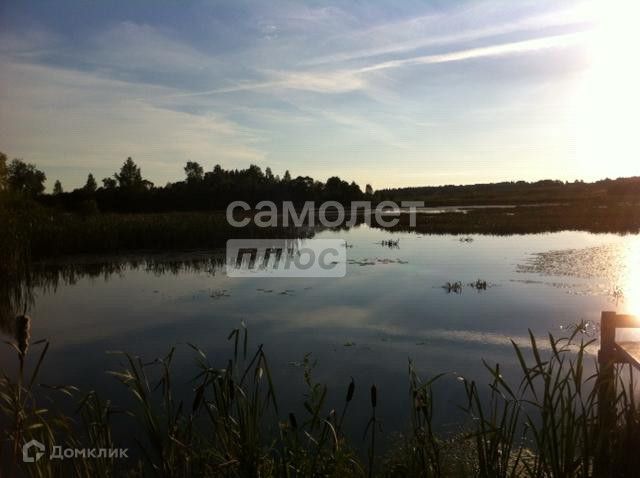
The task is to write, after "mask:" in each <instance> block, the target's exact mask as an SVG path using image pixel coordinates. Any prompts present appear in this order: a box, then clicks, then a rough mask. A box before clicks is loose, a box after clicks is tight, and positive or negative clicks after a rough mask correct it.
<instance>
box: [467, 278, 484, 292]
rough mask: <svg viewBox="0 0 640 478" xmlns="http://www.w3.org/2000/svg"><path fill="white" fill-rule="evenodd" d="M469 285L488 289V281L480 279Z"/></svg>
mask: <svg viewBox="0 0 640 478" xmlns="http://www.w3.org/2000/svg"><path fill="white" fill-rule="evenodd" d="M469 287H471V288H473V289H475V290H487V281H486V280H482V279H478V280H477V281H475V282H472V283H470V284H469Z"/></svg>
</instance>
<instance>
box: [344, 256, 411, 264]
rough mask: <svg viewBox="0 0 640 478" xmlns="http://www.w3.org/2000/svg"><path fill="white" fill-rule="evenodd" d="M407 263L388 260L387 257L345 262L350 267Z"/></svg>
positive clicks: (406, 262)
mask: <svg viewBox="0 0 640 478" xmlns="http://www.w3.org/2000/svg"><path fill="white" fill-rule="evenodd" d="M408 263H409V261H404V260H402V259H390V258H387V257H383V258H379V257H376V258H375V259H369V258H364V259H348V260H347V264H352V265H356V266H375V265H378V264H380V265H386V264H408Z"/></svg>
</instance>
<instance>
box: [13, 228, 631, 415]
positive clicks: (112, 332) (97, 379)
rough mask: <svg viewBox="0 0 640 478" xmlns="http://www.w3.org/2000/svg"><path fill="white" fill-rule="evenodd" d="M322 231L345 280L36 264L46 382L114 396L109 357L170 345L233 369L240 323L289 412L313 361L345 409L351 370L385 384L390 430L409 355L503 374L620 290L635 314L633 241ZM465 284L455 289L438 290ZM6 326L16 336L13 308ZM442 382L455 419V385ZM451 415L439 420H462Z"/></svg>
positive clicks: (139, 264) (213, 260)
mask: <svg viewBox="0 0 640 478" xmlns="http://www.w3.org/2000/svg"><path fill="white" fill-rule="evenodd" d="M316 237H318V238H327V239H329V238H330V239H342V240H345V241H346V244H347V262H348V263H347V276H346V277H344V278H333V279H324V278H302V279H300V278H270V279H265V278H254V277H243V278H233V277H228V276H227V275H226V274H225V271H224V267H223V266H224V255H223V251H199V252H191V253H188V254H161V255H158V254H156V255H151V254H147V255H142V256H140V255H135V256H120V257H118V258H114V257H83V258H74V259H72V260H69V261H66V262H62V263H55V264H54V263H47V264H40V265H39V266H38V268H37V269H36V270H34V271H33V272H32V274H31V277H30V280H29V287H24V286H23V289H21V290H22V292H20V294H18V296H19V297H22V298H24V297H26V296H28V299H29V301H27V302H26V303H27V305H28V307H27V309H28V312H29V314H30V315H31V317H32V322H31V330H30V333H31V335H32V336H33V337H34V339H36V340H37V339H41V338H47V339H49V340H50V341H51V343H52V347H51V351H50V353H49V356H48V361H47V366H46V367H45V368H44V369H43V373H44V374H45V377H46V380H45V381H47V382H49V383H65V384H69V383H71V384H75V385H79V386H81V387H83V388H101V387H102V388H106V389H107V392H108V393H109V394H112V393H114V390H113V389H112V387H110V384H111V382H110V379H108V378H106V377H105V376H104V375H103V373H102V372H103V371H104V370H107V369H109V368H113V367H110V363H109V360H111V358H110V356H106V355H105V351H107V350H126V351H129V352H133V353H136V354H139V355H141V356H142V357H144V358H145V359H152V358H155V357H158V356H161V355H163V354H164V353H165V352H166V351H167V349H168V348H169V347H170V346H172V345H174V344H180V343H182V344H185V343H195V344H197V345H198V346H199V347H200V348H202V349H203V350H204V351H205V352H206V353H207V355H208V356H210V357H212V358H213V360H216V361H217V362H221V363H224V360H225V359H226V358H227V355H226V354H227V352H228V350H229V349H228V344H227V343H226V340H225V338H226V337H227V335H228V332H229V331H230V330H231V329H233V328H234V327H237V326H238V324H239V323H241V322H243V321H244V322H245V323H247V325H248V328H249V331H250V336H251V337H252V340H253V343H254V344H255V343H264V345H265V351H266V353H267V354H268V357H269V359H270V363H271V365H272V368H273V375H274V380H275V381H276V382H277V384H278V389H279V390H281V397H279V398H281V399H282V400H283V407H284V409H285V410H286V408H287V403H289V404H290V405H291V406H292V407H293V406H294V404H295V403H299V398H300V396H301V394H302V393H304V383H303V381H302V374H301V372H300V370H298V369H296V367H293V366H291V365H290V364H292V363H297V362H299V361H300V360H301V359H302V358H303V357H304V356H305V354H307V353H311V354H312V355H313V357H314V359H315V360H317V362H318V364H319V365H318V367H317V369H316V370H315V371H314V373H315V374H316V377H315V378H316V380H317V381H321V382H324V383H327V384H328V385H329V387H330V390H331V391H335V393H336V394H338V395H340V397H339V398H340V399H341V398H342V397H341V394H342V393H343V391H344V386H346V384H348V383H349V382H350V378H351V376H353V377H355V378H356V381H357V383H358V386H360V384H362V386H363V389H364V387H365V385H366V384H371V383H376V384H377V385H378V389H379V392H380V400H381V419H383V420H386V423H388V424H389V427H390V428H393V427H394V425H397V426H398V427H400V426H401V424H402V423H403V422H402V420H403V416H401V415H399V414H400V413H404V412H401V411H402V410H406V406H405V400H406V396H405V395H404V394H399V393H396V391H397V390H405V389H406V385H407V382H406V380H407V376H406V367H407V359H408V358H409V357H410V358H412V359H413V361H414V362H415V364H416V365H417V366H418V368H419V371H420V373H422V374H423V375H426V376H427V375H433V374H436V373H440V372H451V377H454V374H453V373H454V372H455V373H456V374H462V375H465V376H468V377H470V378H479V377H480V378H481V379H482V377H484V368H483V365H482V362H481V360H480V359H481V358H484V359H486V360H487V361H488V362H489V363H495V362H499V363H501V364H503V370H504V374H505V375H506V376H508V375H509V374H510V373H514V372H515V369H516V368H517V367H516V364H515V361H514V356H513V353H512V349H511V348H512V345H511V340H514V341H515V342H516V343H517V344H518V345H520V346H522V347H523V348H525V349H526V347H527V346H528V333H527V329H531V330H532V331H533V333H534V334H535V335H536V336H538V337H542V338H543V339H544V337H545V336H546V334H547V332H552V333H554V334H555V335H561V334H563V333H564V331H563V329H562V328H561V326H565V325H569V324H573V323H577V322H579V321H580V320H583V319H584V320H587V321H591V322H593V323H597V322H598V320H599V316H600V312H601V310H604V309H612V308H616V303H615V300H614V298H613V297H612V295H611V291H612V290H613V289H614V287H615V286H619V287H621V288H622V289H624V298H622V299H621V300H620V303H619V305H618V306H617V307H618V310H620V311H622V310H623V309H629V310H633V309H634V308H635V307H636V302H634V299H635V298H637V297H638V294H637V290H638V289H637V287H638V284H639V281H638V280H636V279H637V277H638V276H637V274H638V270H639V267H638V262H637V261H638V251H639V246H640V240H639V239H640V238H638V236H618V235H613V234H604V235H594V234H588V233H581V232H563V233H555V234H544V235H526V236H486V235H472V236H469V235H465V236H464V237H465V241H461V240H460V236H452V235H438V236H429V235H424V234H417V233H406V232H402V233H399V232H395V233H391V232H389V231H382V230H379V229H374V228H369V227H365V226H362V227H356V228H352V229H350V230H348V231H347V230H325V231H321V232H319V233H318V234H317V236H316ZM385 241H387V242H386V243H385ZM388 241H392V242H391V244H392V245H393V244H396V245H397V246H398V247H395V245H393V246H392V247H389V242H388ZM559 251H560V252H559ZM634 274H635V275H634ZM458 282H459V283H460V284H461V286H462V290H461V293H448V291H447V290H446V289H445V288H443V285H444V284H447V283H449V284H455V283H458ZM472 285H474V286H472ZM485 285H486V287H485ZM3 287H5V285H3ZM25 291H28V294H27V295H26V296H25ZM14 292H15V291H14ZM3 294H4V295H3V297H9V296H11V297H16V295H15V293H10V294H6V293H3ZM16 306H18V307H17V308H16ZM20 306H21V307H22V310H23V308H24V303H22V304H21V303H19V301H16V300H15V299H14V300H13V302H12V305H11V307H14V312H15V311H17V312H18V313H22V310H20ZM5 309H6V307H5ZM2 324H3V331H4V332H5V333H6V334H7V335H8V336H10V337H15V336H16V335H15V334H16V323H15V314H14V315H12V316H11V315H6V316H5V319H3V321H2ZM543 342H544V341H543ZM543 342H541V344H540V345H541V346H542V345H543ZM596 347H597V345H596V346H594V350H593V351H595V348H596ZM3 356H4V355H3V352H0V360H2V358H3ZM78 357H82V360H78ZM192 365H193V361H192V360H191V359H190V358H186V359H185V361H184V363H182V364H180V363H179V364H177V367H178V369H177V370H176V372H177V373H178V375H177V376H179V377H183V378H184V380H183V381H182V382H180V383H181V384H182V385H180V386H184V387H186V388H188V387H189V386H190V384H189V382H188V379H189V378H190V377H191V373H192V371H193V369H192ZM176 386H179V385H176ZM439 387H441V389H440V390H439V392H440V393H441V396H443V397H444V398H445V399H447V400H449V399H450V400H451V407H450V409H451V410H453V409H455V407H456V405H457V404H459V400H458V399H459V395H458V391H459V390H458V387H459V384H458V383H457V382H456V380H455V378H452V380H451V381H447V380H444V381H443V382H442V384H441V385H439ZM358 390H360V389H358ZM358 397H360V396H358ZM358 397H356V399H355V400H358V399H359V398H358ZM456 397H457V398H456ZM362 400H363V401H364V402H363V404H362V405H363V406H362V407H361V408H362V409H363V410H367V404H366V397H362ZM451 413H452V414H451V415H450V414H444V415H443V417H445V418H446V420H451V421H452V422H454V421H455V420H454V418H453V416H454V415H453V414H454V412H453V411H452V412H451ZM366 419H367V417H364V416H363V420H364V422H365V423H366ZM356 428H357V427H356Z"/></svg>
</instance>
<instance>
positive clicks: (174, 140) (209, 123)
mask: <svg viewBox="0 0 640 478" xmlns="http://www.w3.org/2000/svg"><path fill="white" fill-rule="evenodd" d="M0 64H1V65H2V67H1V68H0V86H1V91H2V96H1V97H0V143H1V144H2V147H3V149H4V150H5V151H6V152H7V153H9V154H11V155H16V156H17V155H21V156H24V157H25V158H28V159H29V160H31V161H35V162H36V163H38V164H39V165H41V166H42V167H43V168H44V169H45V170H47V169H48V168H70V167H75V168H77V169H78V171H79V172H78V174H77V175H76V176H75V180H76V181H81V180H82V178H83V177H86V174H87V172H88V171H89V170H94V172H95V173H97V174H104V173H106V172H109V174H110V173H111V172H113V171H114V170H115V168H116V167H118V166H119V164H120V162H121V161H122V159H123V158H126V157H127V156H134V157H135V158H136V160H137V161H139V162H140V164H141V166H142V167H143V170H145V166H148V171H151V173H150V174H149V173H147V176H149V178H150V179H151V180H152V181H154V182H159V183H162V182H165V181H167V180H170V179H171V180H175V178H176V177H179V176H180V175H181V168H182V166H183V164H184V162H185V161H186V160H187V159H192V160H196V161H201V162H203V165H204V166H207V167H209V166H211V164H210V163H212V162H214V161H216V162H226V163H227V164H238V163H239V164H242V165H244V164H246V163H248V162H251V161H259V160H261V159H262V158H263V157H264V155H263V153H262V152H261V151H259V150H258V149H256V148H255V143H256V142H258V141H259V139H260V138H259V137H257V136H256V135H255V132H253V131H249V130H247V129H245V128H242V127H240V126H239V125H237V124H235V123H234V122H231V121H229V120H227V119H225V118H224V117H222V116H219V115H216V114H215V113H213V112H209V113H206V114H201V115H196V114H190V113H186V112H184V111H179V110H178V109H175V106H178V105H171V104H170V103H167V102H165V103H160V102H156V101H153V98H158V97H160V98H163V97H166V96H168V95H169V94H171V93H175V91H174V90H172V89H169V88H165V87H159V86H153V85H144V84H134V83H128V82H123V81H118V80H113V79H106V78H101V77H99V76H97V75H94V74H89V73H84V72H78V71H73V70H66V69H62V68H54V67H47V66H41V65H32V64H21V63H13V62H8V61H6V60H5V61H1V59H0ZM172 106H173V108H172ZM80 171H81V172H80ZM52 177H53V176H52Z"/></svg>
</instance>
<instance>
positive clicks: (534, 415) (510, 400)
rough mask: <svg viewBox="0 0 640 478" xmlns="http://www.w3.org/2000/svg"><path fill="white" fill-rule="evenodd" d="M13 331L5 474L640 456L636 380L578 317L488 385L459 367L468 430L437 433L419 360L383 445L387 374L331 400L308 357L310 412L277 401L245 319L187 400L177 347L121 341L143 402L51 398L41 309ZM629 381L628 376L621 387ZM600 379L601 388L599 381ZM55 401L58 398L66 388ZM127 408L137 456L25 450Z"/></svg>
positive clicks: (611, 460)
mask: <svg viewBox="0 0 640 478" xmlns="http://www.w3.org/2000/svg"><path fill="white" fill-rule="evenodd" d="M16 328H17V332H16V340H15V341H14V343H12V344H11V345H12V346H13V347H14V348H15V352H16V355H17V357H18V371H17V378H16V379H13V378H11V377H10V376H9V375H8V374H7V373H4V374H3V376H2V378H1V379H0V412H1V414H0V423H1V424H2V428H1V430H2V431H1V435H0V438H1V439H2V447H1V448H0V451H1V453H2V454H1V455H0V460H1V461H0V463H2V467H3V469H4V470H5V471H6V473H5V474H6V476H21V475H25V476H37V477H53V476H98V477H116V476H162V477H187V476H215V477H219V476H220V477H258V476H259V477H276V476H278V477H280V476H282V477H311V476H333V477H345V476H354V477H371V476H385V477H406V476H415V477H440V476H445V477H446V476H481V477H515V476H527V477H591V476H636V472H637V470H638V469H639V468H638V467H640V459H639V457H638V456H637V455H638V454H637V453H636V452H635V451H636V450H637V449H638V445H640V423H639V418H640V415H639V413H638V408H637V406H636V404H635V401H634V391H633V381H632V380H631V381H629V379H632V377H631V376H629V375H626V374H625V373H623V371H622V370H617V371H615V373H614V375H613V380H615V383H613V382H603V380H604V379H603V376H602V375H601V374H599V373H598V372H596V373H595V374H594V375H591V376H585V360H587V354H586V348H587V347H588V346H589V345H590V344H591V342H592V341H591V340H585V339H584V338H583V337H582V336H581V335H579V334H580V332H579V330H580V328H579V327H578V328H576V332H574V333H573V334H572V335H571V336H569V337H566V338H560V339H556V338H554V337H552V336H551V335H550V336H549V338H548V340H549V345H550V349H551V352H544V351H542V350H540V349H539V348H538V344H537V342H536V340H535V338H534V337H533V335H531V353H530V354H529V353H526V354H525V351H524V350H523V349H521V348H519V347H518V346H516V345H515V344H514V345H513V346H514V355H515V359H516V360H517V362H518V363H519V364H520V371H521V380H520V381H519V382H518V383H515V384H510V383H507V382H506V381H505V380H504V378H503V376H502V374H501V371H500V366H499V365H497V364H496V365H490V364H488V363H485V366H486V370H487V373H488V394H486V393H484V386H483V385H480V384H478V383H476V382H474V381H469V380H464V379H461V383H462V387H461V392H462V394H461V403H462V404H463V408H464V410H465V411H466V414H467V416H468V421H467V423H465V424H463V425H464V427H465V428H464V429H465V430H466V432H465V433H461V434H459V435H457V436H455V437H453V438H445V437H442V436H439V435H438V433H437V432H436V430H435V428H434V417H435V409H434V393H433V384H434V383H435V381H437V380H438V379H439V376H436V377H432V378H430V379H429V380H426V381H423V380H421V379H420V377H419V376H418V374H417V373H416V371H415V368H414V367H413V365H412V364H410V365H409V371H408V379H409V380H408V382H409V396H408V400H407V403H408V406H410V407H411V413H410V416H411V419H410V423H409V424H408V427H407V430H406V432H405V433H404V434H403V435H402V437H401V438H400V439H399V440H398V441H397V442H396V444H395V445H394V446H392V447H391V448H390V449H384V450H383V449H380V447H379V446H378V443H379V434H380V428H379V423H378V420H377V418H376V409H377V406H378V400H379V397H378V394H379V392H380V393H381V396H383V394H384V392H385V391H379V390H378V389H377V388H376V387H375V386H372V387H371V388H368V389H367V390H361V389H359V388H357V387H356V386H355V383H354V382H351V383H350V384H347V387H346V390H345V395H344V397H345V398H344V402H343V403H342V404H340V406H337V407H335V408H332V407H331V406H330V405H329V404H328V403H327V387H326V386H325V385H322V384H319V383H316V382H315V381H314V380H313V378H312V373H311V371H312V366H311V365H310V363H309V360H308V358H307V360H305V367H304V380H305V383H306V385H307V387H308V391H307V393H306V396H305V399H304V403H303V405H304V410H305V413H304V415H301V416H296V415H294V414H292V413H289V414H287V413H285V411H283V410H281V409H280V408H279V406H278V400H277V394H276V390H275V388H274V385H273V382H272V380H271V375H270V371H269V364H268V361H267V355H266V354H265V352H264V350H263V347H262V346H260V347H258V348H257V350H255V351H254V352H250V350H249V344H248V334H247V330H246V329H244V328H242V329H236V330H234V331H233V332H232V333H231V334H230V335H229V337H228V338H229V341H230V342H231V345H232V348H233V353H232V354H231V358H230V359H229V361H228V362H227V363H226V364H225V366H224V367H217V366H214V365H213V364H212V363H210V361H209V360H208V358H207V357H206V355H205V354H204V353H203V352H202V351H201V350H200V349H198V348H197V347H196V346H193V345H190V347H191V349H192V351H193V353H194V354H195V356H196V361H197V369H196V371H195V372H194V377H193V381H192V383H193V393H192V395H191V397H189V399H188V400H184V399H183V400H179V399H178V398H177V397H176V395H175V394H174V390H173V387H172V383H173V380H175V377H173V375H172V371H171V370H172V368H171V365H172V361H173V359H174V356H175V349H171V350H170V352H169V353H168V354H167V355H166V356H165V357H163V358H161V359H157V360H154V361H153V362H150V363H145V362H143V361H142V360H141V359H140V358H137V357H134V356H131V355H127V354H123V357H124V359H125V362H124V363H125V364H126V366H125V367H124V369H123V370H119V371H115V372H110V374H111V375H112V376H113V377H114V378H115V379H116V380H117V381H119V382H121V384H122V385H123V386H124V387H126V389H127V390H129V392H130V394H131V397H132V398H133V399H134V402H135V406H134V407H132V408H131V409H129V410H120V409H117V408H116V407H115V406H114V405H113V404H112V403H111V402H110V401H108V400H105V399H103V398H101V397H99V396H98V395H97V394H96V393H94V392H89V393H87V394H85V395H83V396H82V395H81V394H80V392H79V391H78V390H77V389H76V388H74V387H71V386H64V387H49V388H48V389H47V390H46V391H47V393H46V395H47V399H45V398H44V397H43V395H42V392H43V390H41V388H42V387H41V386H39V385H38V374H39V371H40V368H41V367H42V366H43V365H44V363H45V361H46V352H47V348H48V343H46V342H43V343H40V344H35V343H34V344H31V348H32V349H33V348H35V347H40V351H39V354H38V355H37V357H36V360H35V363H32V364H31V365H30V366H27V364H26V358H27V355H28V349H29V321H28V319H27V318H25V317H22V318H19V319H18V322H17V324H16ZM616 385H617V387H615V386H616ZM603 390H604V391H609V392H611V391H614V390H615V393H613V394H612V395H611V396H610V397H609V398H610V399H612V401H613V404H614V408H612V411H613V413H612V414H608V413H604V414H599V413H598V405H599V401H600V400H602V397H603V395H602V391H603ZM598 391H600V394H599V393H598ZM356 393H367V394H368V395H369V397H370V411H369V413H370V417H371V418H370V420H369V423H368V425H367V427H366V430H365V431H364V436H365V437H366V443H367V447H366V448H367V449H366V452H365V453H364V454H363V453H358V452H356V446H354V444H353V443H352V442H350V441H349V439H348V438H347V435H346V434H345V430H344V429H345V422H346V420H348V416H349V410H350V406H351V404H352V399H353V397H354V394H356ZM54 394H58V395H61V396H68V397H71V398H72V399H74V400H76V401H77V410H76V414H75V415H74V416H65V415H63V414H60V413H56V412H55V411H54V410H55V409H54V408H45V407H44V406H43V405H42V403H46V402H47V401H48V400H50V399H51V397H53V396H54ZM54 403H55V401H54ZM116 414H124V416H123V417H122V418H123V419H126V420H127V421H128V428H127V429H128V430H130V433H131V435H132V436H136V437H138V447H137V450H136V451H135V452H134V451H131V452H130V454H132V455H133V454H134V453H135V457H134V458H131V459H129V460H116V459H113V458H110V457H108V456H107V457H101V458H84V459H83V458H75V459H66V460H50V459H48V458H47V457H43V458H42V459H40V460H39V461H37V462H36V463H26V464H25V463H22V454H21V448H22V445H23V443H25V442H28V441H29V440H31V439H36V440H38V441H40V442H42V443H44V444H45V445H46V447H47V449H48V450H52V447H53V446H54V445H60V446H63V448H64V447H70V448H117V444H115V443H114V440H113V432H112V425H113V417H114V416H115V415H116Z"/></svg>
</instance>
